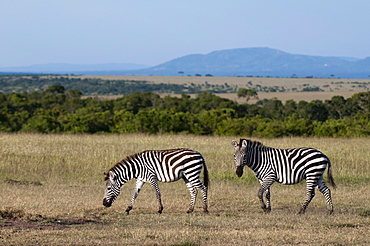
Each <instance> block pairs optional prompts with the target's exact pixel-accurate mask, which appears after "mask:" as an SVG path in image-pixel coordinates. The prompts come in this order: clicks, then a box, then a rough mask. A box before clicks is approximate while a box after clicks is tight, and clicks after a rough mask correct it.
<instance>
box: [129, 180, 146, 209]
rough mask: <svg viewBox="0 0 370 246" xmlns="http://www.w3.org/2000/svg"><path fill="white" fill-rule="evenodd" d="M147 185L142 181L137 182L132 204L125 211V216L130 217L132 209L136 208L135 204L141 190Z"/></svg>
mask: <svg viewBox="0 0 370 246" xmlns="http://www.w3.org/2000/svg"><path fill="white" fill-rule="evenodd" d="M144 184H145V183H144V182H143V181H141V180H136V187H135V190H134V193H133V194H132V198H131V202H130V205H129V206H128V207H127V209H126V211H125V214H126V215H128V214H129V213H130V210H131V209H132V207H133V206H134V203H135V199H136V198H137V196H138V195H139V192H140V190H141V188H142V187H143V185H144Z"/></svg>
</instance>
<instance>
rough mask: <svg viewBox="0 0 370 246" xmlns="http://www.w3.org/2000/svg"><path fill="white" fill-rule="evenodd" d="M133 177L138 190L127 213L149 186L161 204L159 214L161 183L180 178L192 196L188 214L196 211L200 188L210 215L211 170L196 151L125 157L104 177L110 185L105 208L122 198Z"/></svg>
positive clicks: (204, 204)
mask: <svg viewBox="0 0 370 246" xmlns="http://www.w3.org/2000/svg"><path fill="white" fill-rule="evenodd" d="M202 168H204V172H203V176H204V180H203V183H202V182H201V181H200V178H199V177H200V173H201V171H202ZM133 178H135V179H136V187H135V190H134V193H133V195H132V199H131V203H130V205H129V206H128V208H127V209H126V213H127V214H128V213H129V212H130V210H131V209H132V206H133V204H134V202H135V199H136V197H137V196H138V194H139V192H140V189H141V188H142V186H143V185H144V184H145V183H150V184H151V186H152V187H153V189H154V192H155V194H156V197H157V199H158V203H159V210H158V213H162V210H163V205H162V200H161V193H160V190H159V186H158V181H161V182H173V181H177V180H179V179H183V180H184V181H185V183H186V186H187V187H188V189H189V192H190V195H191V201H190V207H189V210H188V211H187V212H188V213H191V212H193V210H194V205H195V200H196V196H197V189H200V190H201V192H202V195H203V210H204V212H208V206H207V189H208V184H209V178H208V170H207V167H206V164H205V161H204V158H203V156H202V155H201V154H200V153H198V152H196V151H194V150H190V149H170V150H148V151H144V152H141V153H137V154H134V155H131V156H128V157H126V158H125V159H124V160H122V161H120V162H119V163H117V164H116V165H115V166H113V167H112V168H111V169H110V170H109V172H108V173H107V174H105V180H106V181H107V184H106V189H105V195H104V198H103V205H104V206H106V207H110V206H111V205H112V203H113V201H114V200H115V199H116V198H117V196H118V195H119V193H120V189H121V186H122V185H124V184H125V183H126V182H127V181H129V180H131V179H133Z"/></svg>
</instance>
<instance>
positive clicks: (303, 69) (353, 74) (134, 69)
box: [0, 48, 370, 79]
mask: <svg viewBox="0 0 370 246" xmlns="http://www.w3.org/2000/svg"><path fill="white" fill-rule="evenodd" d="M0 73H44V74H45V73H48V74H50V73H53V74H85V75H157V76H176V75H185V76H187V75H190V76H194V75H203V76H204V75H208V76H210V75H212V76H227V77H230V76H243V77H246V76H247V77H256V76H258V77H300V78H306V77H310V78H311V77H314V78H354V79H367V78H369V76H370V57H367V58H365V59H359V58H353V57H325V56H309V55H299V54H290V53H287V52H284V51H281V50H277V49H271V48H240V49H228V50H219V51H213V52H211V53H209V54H190V55H186V56H183V57H179V58H176V59H173V60H170V61H168V62H165V63H162V64H159V65H157V66H154V67H149V68H148V67H146V66H145V65H140V64H127V63H124V64H97V65H72V64H46V65H33V66H28V67H12V68H0Z"/></svg>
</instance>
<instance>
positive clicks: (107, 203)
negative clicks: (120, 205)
mask: <svg viewBox="0 0 370 246" xmlns="http://www.w3.org/2000/svg"><path fill="white" fill-rule="evenodd" d="M103 205H104V206H105V207H107V208H109V207H110V206H112V202H108V200H107V199H105V198H104V199H103Z"/></svg>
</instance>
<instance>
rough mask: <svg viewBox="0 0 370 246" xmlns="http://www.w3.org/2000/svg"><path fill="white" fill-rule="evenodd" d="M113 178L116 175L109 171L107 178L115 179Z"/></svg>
mask: <svg viewBox="0 0 370 246" xmlns="http://www.w3.org/2000/svg"><path fill="white" fill-rule="evenodd" d="M115 178H116V175H115V174H114V172H112V171H109V179H111V180H115Z"/></svg>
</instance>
